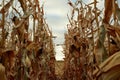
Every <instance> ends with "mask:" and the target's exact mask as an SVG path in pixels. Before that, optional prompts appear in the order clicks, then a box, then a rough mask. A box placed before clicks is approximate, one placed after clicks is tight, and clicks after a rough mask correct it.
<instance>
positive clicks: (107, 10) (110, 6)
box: [103, 0, 115, 24]
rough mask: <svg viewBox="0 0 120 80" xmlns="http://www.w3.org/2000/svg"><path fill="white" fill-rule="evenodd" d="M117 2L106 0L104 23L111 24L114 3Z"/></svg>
mask: <svg viewBox="0 0 120 80" xmlns="http://www.w3.org/2000/svg"><path fill="white" fill-rule="evenodd" d="M114 1H115V0H111V1H109V0H105V11H104V20H103V21H104V23H107V24H108V23H109V21H110V18H111V16H112V13H113V4H114V3H113V2H114Z"/></svg>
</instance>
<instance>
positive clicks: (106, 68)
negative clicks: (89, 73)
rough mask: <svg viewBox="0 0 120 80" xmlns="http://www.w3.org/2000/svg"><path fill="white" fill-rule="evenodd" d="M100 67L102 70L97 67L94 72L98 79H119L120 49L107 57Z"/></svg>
mask: <svg viewBox="0 0 120 80" xmlns="http://www.w3.org/2000/svg"><path fill="white" fill-rule="evenodd" d="M99 67H100V69H101V71H99V70H98V69H96V70H95V71H94V73H93V74H94V76H95V77H96V80H99V79H102V80H118V79H119V78H120V68H119V67H120V51H119V52H116V53H115V54H113V55H112V56H110V57H109V58H108V59H106V60H105V61H104V62H103V63H101V64H100V65H99Z"/></svg>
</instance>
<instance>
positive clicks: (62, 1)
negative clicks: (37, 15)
mask: <svg viewBox="0 0 120 80" xmlns="http://www.w3.org/2000/svg"><path fill="white" fill-rule="evenodd" d="M71 1H72V2H75V1H76V0H71ZM82 1H83V2H84V3H86V4H87V3H90V2H93V1H94V0H82ZM98 1H99V2H100V3H99V4H98V7H99V8H101V9H102V7H103V5H104V3H103V1H104V0H98ZM41 3H44V12H45V18H46V21H47V23H48V25H49V28H50V29H51V30H52V32H53V35H54V36H57V38H56V39H54V40H53V41H54V43H55V45H56V44H64V33H66V32H67V26H66V25H67V24H68V23H69V22H68V19H67V14H69V15H70V13H71V9H72V8H71V7H70V6H69V5H68V0H41ZM101 6H102V7H101ZM55 51H56V59H57V60H63V58H64V55H63V53H62V52H63V49H62V46H55Z"/></svg>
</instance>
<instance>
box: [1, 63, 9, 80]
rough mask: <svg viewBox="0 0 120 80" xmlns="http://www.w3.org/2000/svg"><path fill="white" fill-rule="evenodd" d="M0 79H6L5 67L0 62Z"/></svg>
mask: <svg viewBox="0 0 120 80" xmlns="http://www.w3.org/2000/svg"><path fill="white" fill-rule="evenodd" d="M0 80H7V78H6V75H5V67H4V66H3V65H2V64H1V63H0Z"/></svg>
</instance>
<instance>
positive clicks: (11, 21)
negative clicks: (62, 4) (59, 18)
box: [0, 0, 120, 80]
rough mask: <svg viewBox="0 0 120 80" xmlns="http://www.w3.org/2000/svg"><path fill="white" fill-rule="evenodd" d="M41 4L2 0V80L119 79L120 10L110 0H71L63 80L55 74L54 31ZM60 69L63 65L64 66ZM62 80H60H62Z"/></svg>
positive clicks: (0, 39) (0, 22)
mask: <svg viewBox="0 0 120 80" xmlns="http://www.w3.org/2000/svg"><path fill="white" fill-rule="evenodd" d="M39 3H40V0H7V1H6V0H2V1H1V3H0V4H1V5H0V8H1V10H0V14H1V15H2V16H1V17H0V80H119V79H120V68H119V67H120V62H119V61H120V60H119V59H120V23H119V20H120V16H119V15H120V8H119V7H118V2H117V1H116V0H104V3H105V6H104V10H103V11H102V10H100V9H98V8H97V4H98V3H99V2H98V1H97V0H94V1H93V2H92V3H89V4H85V3H84V2H82V0H76V2H75V3H73V2H71V1H70V0H68V4H69V5H70V7H72V11H71V12H72V13H71V15H70V16H69V15H67V16H68V20H69V23H68V25H67V33H65V36H64V38H65V42H64V45H63V49H64V55H65V59H64V67H63V70H62V75H56V73H55V69H56V68H55V62H56V60H55V51H54V44H53V41H52V38H54V36H53V35H52V32H51V31H50V29H49V26H48V24H47V22H46V20H45V18H44V9H43V7H44V5H40V4H39ZM59 67H60V66H59ZM58 78H59V79H58Z"/></svg>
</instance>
